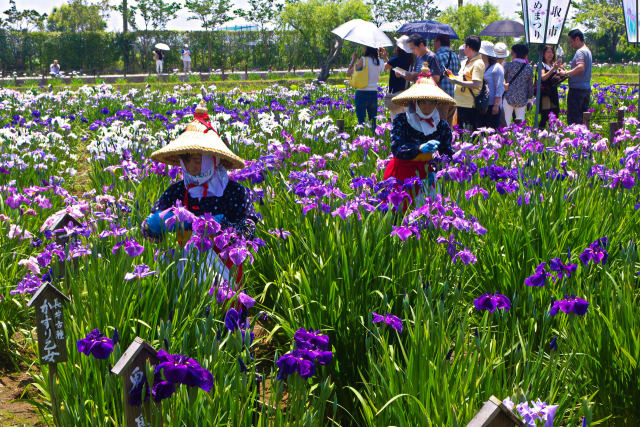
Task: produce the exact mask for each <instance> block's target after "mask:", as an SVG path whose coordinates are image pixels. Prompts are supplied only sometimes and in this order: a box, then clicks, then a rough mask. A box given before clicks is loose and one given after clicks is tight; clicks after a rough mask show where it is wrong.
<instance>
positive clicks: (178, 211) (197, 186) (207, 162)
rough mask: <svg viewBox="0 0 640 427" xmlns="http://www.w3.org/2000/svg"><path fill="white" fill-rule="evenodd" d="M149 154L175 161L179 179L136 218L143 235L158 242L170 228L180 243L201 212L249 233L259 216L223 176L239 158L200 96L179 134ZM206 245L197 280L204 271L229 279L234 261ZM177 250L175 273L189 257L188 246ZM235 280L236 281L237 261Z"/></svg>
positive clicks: (248, 199) (246, 191)
mask: <svg viewBox="0 0 640 427" xmlns="http://www.w3.org/2000/svg"><path fill="white" fill-rule="evenodd" d="M151 159H152V160H155V161H157V162H160V163H166V164H169V165H175V166H180V167H181V168H182V175H183V180H181V181H178V182H176V183H175V184H172V185H170V186H169V188H167V190H166V191H165V192H164V193H163V194H162V196H160V199H158V201H157V202H156V203H155V205H154V206H153V208H152V209H151V214H150V215H149V217H147V219H146V220H145V221H144V222H143V223H142V234H143V235H144V236H145V237H147V238H148V239H150V240H153V241H160V240H161V239H162V235H163V233H164V232H166V231H176V238H177V240H178V243H179V244H180V246H184V245H185V244H186V240H187V239H189V237H191V223H190V221H193V220H195V218H196V217H204V218H205V221H207V222H208V221H209V220H210V219H211V220H215V222H217V223H218V224H219V225H220V226H221V228H223V229H232V230H233V231H234V232H235V234H236V235H238V236H239V237H240V238H245V239H252V238H253V236H254V233H255V223H256V222H257V221H258V220H259V216H258V214H257V213H256V211H255V209H254V207H253V200H252V197H251V193H250V191H249V189H247V188H246V187H243V186H242V185H240V184H238V183H236V182H234V181H231V180H229V177H228V176H227V169H239V168H242V167H244V161H243V160H242V159H241V158H240V157H238V156H236V155H235V154H234V153H233V152H232V151H231V150H230V149H229V147H227V145H226V144H225V143H224V142H223V141H222V139H221V138H220V136H218V134H217V132H216V131H215V130H214V129H213V127H212V126H211V123H210V121H209V115H208V113H207V107H206V104H205V103H204V101H202V102H201V103H200V105H198V107H197V108H196V110H195V114H194V120H193V121H192V122H191V123H189V124H188V125H187V127H186V128H185V130H184V131H183V132H182V133H181V134H180V136H178V138H176V139H175V140H174V141H172V142H171V143H170V144H168V145H166V146H165V147H163V148H161V149H159V150H157V151H155V152H154V153H152V154H151ZM173 216H175V217H176V218H173V224H172V226H171V227H167V224H170V223H171V221H167V220H168V219H170V218H171V217H173ZM185 218H186V221H185ZM176 220H179V221H183V222H178V221H176ZM176 223H177V225H176ZM212 228H213V224H212ZM199 249H200V250H202V248H199ZM212 249H213V250H205V251H204V253H203V254H200V255H197V256H198V258H199V259H200V262H199V263H198V264H199V265H201V266H204V267H205V268H204V269H201V270H200V273H199V275H198V281H199V282H203V281H204V279H205V275H206V274H210V273H213V274H215V275H216V276H215V277H222V278H223V279H224V280H225V281H226V282H227V283H230V282H231V273H230V272H231V268H232V267H233V265H234V263H233V262H232V260H231V259H230V257H228V256H225V257H224V259H223V260H222V261H221V260H220V259H219V257H218V251H217V249H216V246H215V245H213V248H212ZM183 255H184V256H183V257H182V258H181V259H180V260H179V262H178V275H179V276H180V277H182V272H183V270H184V265H185V259H186V258H188V256H189V255H188V248H185V249H184V251H183ZM201 256H202V258H201ZM216 280H217V279H216ZM235 282H236V283H237V284H240V283H242V265H241V264H240V265H239V266H238V269H237V275H236V277H235Z"/></svg>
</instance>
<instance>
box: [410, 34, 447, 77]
mask: <svg viewBox="0 0 640 427" xmlns="http://www.w3.org/2000/svg"><path fill="white" fill-rule="evenodd" d="M408 43H409V48H411V50H412V51H413V54H414V55H415V56H416V62H415V64H413V72H412V73H407V75H406V76H405V79H407V80H409V81H411V82H415V81H416V80H418V77H419V76H420V73H421V70H422V65H423V64H427V65H428V66H429V69H430V70H431V76H432V78H433V81H434V82H436V84H439V83H440V76H441V75H442V69H441V67H440V61H439V60H438V57H437V56H436V54H435V53H433V52H431V51H430V50H429V48H428V47H427V41H426V40H425V38H424V37H423V36H421V35H420V34H411V35H410V36H409V40H408Z"/></svg>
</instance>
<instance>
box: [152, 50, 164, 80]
mask: <svg viewBox="0 0 640 427" xmlns="http://www.w3.org/2000/svg"><path fill="white" fill-rule="evenodd" d="M153 59H154V60H155V61H156V74H162V63H163V60H164V54H163V53H162V50H160V49H158V48H155V49H154V50H153Z"/></svg>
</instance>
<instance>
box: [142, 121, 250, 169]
mask: <svg viewBox="0 0 640 427" xmlns="http://www.w3.org/2000/svg"><path fill="white" fill-rule="evenodd" d="M183 154H209V155H212V156H214V157H217V158H219V159H220V160H222V161H223V162H224V163H225V167H227V169H242V168H244V160H242V158H240V157H239V156H237V155H235V154H234V153H233V152H232V151H231V150H230V149H229V148H228V147H227V146H226V144H225V143H224V142H223V141H222V139H221V138H220V137H219V136H218V135H217V134H216V133H215V132H207V133H202V132H194V131H189V130H188V131H186V132H184V133H182V134H181V135H180V136H178V137H177V138H176V139H175V140H174V141H172V142H170V143H169V144H167V145H166V146H164V147H162V148H161V149H159V150H157V151H154V152H153V153H152V154H151V160H155V161H156V162H160V163H166V164H168V165H173V166H180V156H181V155H183Z"/></svg>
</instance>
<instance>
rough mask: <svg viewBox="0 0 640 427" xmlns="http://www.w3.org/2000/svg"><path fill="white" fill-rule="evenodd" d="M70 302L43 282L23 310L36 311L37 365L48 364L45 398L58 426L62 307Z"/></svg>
mask: <svg viewBox="0 0 640 427" xmlns="http://www.w3.org/2000/svg"><path fill="white" fill-rule="evenodd" d="M69 301H70V299H69V298H68V297H67V296H66V295H65V294H63V293H62V292H60V290H58V288H56V287H55V286H53V285H52V284H51V283H45V284H44V285H42V286H40V288H39V289H38V290H37V291H36V293H35V294H33V297H32V298H31V300H29V302H28V303H27V307H34V309H35V312H36V331H37V333H38V353H39V354H40V363H41V364H45V363H46V364H48V365H49V396H50V397H51V412H52V414H53V423H54V424H55V425H61V424H60V407H59V406H58V399H56V381H57V380H56V378H57V376H58V363H60V362H66V360H67V340H66V338H67V336H66V333H65V330H64V313H63V309H64V304H66V303H67V302H69Z"/></svg>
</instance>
